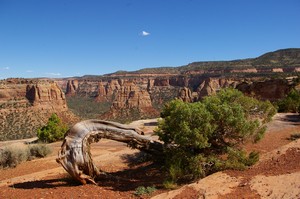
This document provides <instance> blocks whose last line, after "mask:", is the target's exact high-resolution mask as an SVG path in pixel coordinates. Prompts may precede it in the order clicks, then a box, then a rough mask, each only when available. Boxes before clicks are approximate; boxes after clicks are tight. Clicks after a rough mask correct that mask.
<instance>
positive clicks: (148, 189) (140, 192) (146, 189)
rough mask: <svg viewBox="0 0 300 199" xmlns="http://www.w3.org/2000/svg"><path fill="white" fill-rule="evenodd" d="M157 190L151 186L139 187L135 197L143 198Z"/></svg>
mask: <svg viewBox="0 0 300 199" xmlns="http://www.w3.org/2000/svg"><path fill="white" fill-rule="evenodd" d="M156 190H157V189H156V188H155V186H151V187H150V186H149V187H144V186H139V187H138V188H136V189H135V192H134V195H136V196H141V195H145V194H151V193H153V192H155V191H156Z"/></svg>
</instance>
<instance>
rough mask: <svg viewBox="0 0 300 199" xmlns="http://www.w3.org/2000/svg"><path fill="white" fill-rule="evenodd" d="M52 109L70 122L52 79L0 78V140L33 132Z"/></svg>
mask: <svg viewBox="0 0 300 199" xmlns="http://www.w3.org/2000/svg"><path fill="white" fill-rule="evenodd" d="M52 113H56V114H58V115H59V116H60V117H61V118H62V120H63V121H65V122H67V123H72V122H75V121H77V119H76V117H75V116H74V115H73V114H71V113H70V112H69V111H68V107H67V104H66V100H65V94H64V92H63V91H62V90H61V89H60V88H59V87H58V86H57V84H56V83H55V82H53V81H48V80H37V79H7V80H1V81H0V121H1V122H0V123H1V125H0V140H6V139H20V138H28V137H33V136H35V135H36V130H37V128H39V127H41V126H42V125H44V124H45V123H46V122H47V120H48V118H49V117H50V115H51V114H52Z"/></svg>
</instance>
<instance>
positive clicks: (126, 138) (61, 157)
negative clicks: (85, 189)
mask: <svg viewBox="0 0 300 199" xmlns="http://www.w3.org/2000/svg"><path fill="white" fill-rule="evenodd" d="M101 138H107V139H111V140H116V141H120V142H125V143H127V144H128V146H130V147H132V148H136V149H139V150H142V151H145V152H147V153H151V154H154V155H160V154H161V153H162V144H161V143H159V142H156V141H153V140H151V139H150V138H149V137H146V136H144V135H143V132H142V131H141V130H140V129H138V128H133V127H130V126H127V125H123V124H119V123H116V122H109V121H103V120H86V121H82V122H79V123H77V124H75V125H74V126H73V127H72V128H71V129H70V130H69V131H68V133H67V134H66V136H65V139H64V141H63V144H62V146H61V149H60V151H59V152H58V158H57V159H56V161H57V162H58V163H60V164H61V165H62V166H63V167H64V169H65V170H66V171H67V172H68V173H69V174H70V175H71V176H73V177H74V178H75V179H77V180H79V181H80V182H81V183H82V184H86V183H87V182H91V183H94V184H96V183H95V181H94V178H95V177H96V176H98V175H99V174H100V171H99V169H98V168H97V167H96V165H95V164H94V163H93V160H92V157H91V153H90V144H91V143H93V142H98V141H99V140H100V139H101Z"/></svg>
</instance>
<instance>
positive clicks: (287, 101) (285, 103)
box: [277, 89, 300, 113]
mask: <svg viewBox="0 0 300 199" xmlns="http://www.w3.org/2000/svg"><path fill="white" fill-rule="evenodd" d="M277 106H278V112H293V113H297V112H299V109H300V92H299V91H297V90H295V89H292V90H291V91H290V92H289V93H288V94H287V96H286V97H285V98H284V99H282V100H280V101H278V102H277Z"/></svg>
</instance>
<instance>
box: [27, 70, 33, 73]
mask: <svg viewBox="0 0 300 199" xmlns="http://www.w3.org/2000/svg"><path fill="white" fill-rule="evenodd" d="M33 72H34V71H33V70H27V71H26V73H33Z"/></svg>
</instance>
